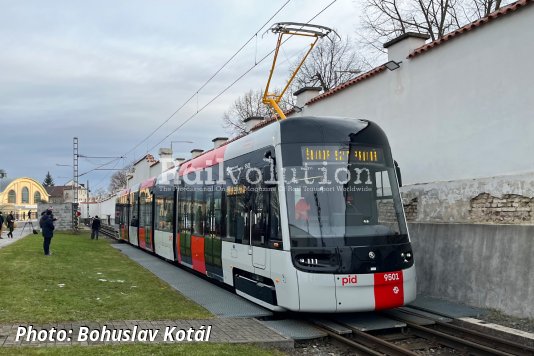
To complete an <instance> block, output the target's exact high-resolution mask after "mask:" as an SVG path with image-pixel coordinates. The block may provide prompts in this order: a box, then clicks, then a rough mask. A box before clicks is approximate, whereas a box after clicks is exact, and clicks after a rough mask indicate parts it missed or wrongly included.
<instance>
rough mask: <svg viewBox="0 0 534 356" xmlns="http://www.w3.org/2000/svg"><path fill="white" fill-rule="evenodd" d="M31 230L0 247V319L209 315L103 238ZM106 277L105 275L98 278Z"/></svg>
mask: <svg viewBox="0 0 534 356" xmlns="http://www.w3.org/2000/svg"><path fill="white" fill-rule="evenodd" d="M42 245H43V238H42V237H41V236H40V235H30V236H28V237H27V238H24V239H22V240H20V241H17V242H16V243H13V244H12V245H9V246H7V247H4V248H2V249H0V323H12V322H32V323H46V322H56V321H108V320H162V319H195V318H209V317H211V314H210V313H209V312H208V311H206V310H205V309H203V308H202V307H200V306H199V305H197V304H195V303H193V302H191V301H190V300H189V299H186V298H185V297H184V296H182V295H181V294H179V293H177V292H176V291H174V290H173V289H172V288H171V287H170V286H169V285H168V284H166V283H164V282H162V281H160V280H159V279H158V278H157V277H156V276H154V275H153V274H152V273H150V272H149V271H147V270H145V269H144V268H142V267H140V266H139V265H138V264H137V263H135V262H133V261H131V260H130V259H128V258H127V257H126V256H124V255H123V254H122V253H120V252H119V251H117V250H116V249H115V248H113V247H112V246H111V245H110V242H109V241H107V240H106V239H102V240H91V239H90V238H89V235H88V234H87V233H82V234H80V235H70V234H65V233H57V234H55V236H54V238H53V239H52V245H51V251H52V256H49V257H46V256H44V255H43V248H42ZM102 280H105V281H102Z"/></svg>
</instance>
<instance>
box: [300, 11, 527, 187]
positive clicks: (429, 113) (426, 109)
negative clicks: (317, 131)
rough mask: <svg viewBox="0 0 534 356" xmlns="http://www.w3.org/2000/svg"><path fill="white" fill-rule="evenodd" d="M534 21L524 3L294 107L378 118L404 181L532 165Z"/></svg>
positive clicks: (523, 168) (520, 169) (483, 173)
mask: <svg viewBox="0 0 534 356" xmlns="http://www.w3.org/2000/svg"><path fill="white" fill-rule="evenodd" d="M533 23H534V6H529V7H527V8H525V9H522V10H520V11H518V12H516V13H512V14H509V15H506V16H504V17H503V18H500V19H498V20H496V21H493V22H491V23H489V24H487V25H484V26H482V27H481V28H477V29H475V30H473V31H470V32H468V33H467V34H464V35H461V36H460V37H458V38H455V39H452V40H450V41H448V42H446V43H444V44H442V45H440V46H439V47H437V48H435V49H432V50H430V51H429V52H427V53H424V54H422V55H420V56H418V57H415V58H414V59H404V60H403V63H402V64H401V68H399V69H397V70H395V71H388V70H386V71H385V72H383V73H380V74H378V75H377V76H375V77H373V78H370V79H368V80H365V81H363V82H361V83H359V84H356V85H354V86H352V87H350V88H348V89H345V90H343V91H341V92H339V93H337V94H335V95H333V96H331V97H328V98H326V99H323V100H320V101H318V102H317V103H315V104H312V105H308V106H306V107H305V108H304V110H303V111H302V112H301V113H298V114H296V115H300V116H308V115H326V116H349V117H355V118H364V119H369V120H372V121H375V122H377V123H378V124H379V125H380V126H381V127H382V128H383V129H384V130H385V132H386V134H387V135H388V137H389V140H390V144H391V146H392V150H393V155H394V157H395V159H396V160H397V161H398V162H399V165H400V166H401V169H402V173H403V180H404V183H406V184H412V183H420V182H431V181H442V180H457V179H466V178H479V177H489V176H498V175H505V174H515V173H525V172H532V171H534V154H532V152H534V139H533V138H534V90H533V86H534V70H533V69H532V65H531V62H532V59H533V58H534V38H533V32H532V24H533Z"/></svg>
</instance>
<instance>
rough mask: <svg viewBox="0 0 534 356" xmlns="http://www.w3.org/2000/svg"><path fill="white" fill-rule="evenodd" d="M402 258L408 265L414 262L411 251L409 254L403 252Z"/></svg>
mask: <svg viewBox="0 0 534 356" xmlns="http://www.w3.org/2000/svg"><path fill="white" fill-rule="evenodd" d="M401 258H402V259H403V260H404V262H406V263H408V262H411V261H412V258H413V256H412V252H411V251H408V252H401Z"/></svg>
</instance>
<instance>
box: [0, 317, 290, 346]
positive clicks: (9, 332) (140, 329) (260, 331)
mask: <svg viewBox="0 0 534 356" xmlns="http://www.w3.org/2000/svg"><path fill="white" fill-rule="evenodd" d="M21 326H22V327H25V328H28V326H29V325H28V324H9V325H0V347H17V346H68V345H80V346H88V345H111V344H124V343H132V342H150V343H175V342H218V343H253V344H258V345H264V346H271V347H278V348H292V347H294V341H293V340H291V339H289V338H287V337H284V336H282V335H280V334H279V333H277V332H275V331H274V330H272V329H270V328H268V327H267V326H265V325H263V324H262V323H261V322H260V321H258V320H256V319H251V318H214V319H204V320H162V321H141V320H128V321H110V322H101V323H97V322H73V323H58V324H47V325H33V326H32V327H33V330H36V331H37V332H36V334H37V335H38V333H39V331H41V330H46V334H47V335H48V340H44V341H38V336H35V337H33V336H30V337H29V338H28V337H27V336H26V335H22V336H19V339H18V341H17V338H16V336H17V331H18V330H19V327H21ZM52 328H55V329H56V333H54V334H53V335H51V333H50V330H51V329H52ZM84 328H88V329H85V330H84ZM190 328H192V330H193V332H191V333H190V334H191V338H192V339H193V340H191V341H189V340H187V331H188V330H189V329H190ZM57 330H65V332H66V335H67V338H65V339H61V337H59V339H61V340H58V336H59V334H57ZM106 330H107V331H106ZM126 330H129V331H130V332H129V335H130V336H129V338H125V339H123V340H120V339H121V338H122V337H121V338H119V337H118V336H117V335H119V334H118V332H119V331H121V332H122V334H121V335H126V334H125V333H124V332H125V331H126ZM134 330H135V332H134ZM180 330H184V331H183V332H181V331H180ZM199 330H204V332H203V333H199V334H196V336H198V337H199V338H198V339H196V336H195V333H196V332H197V331H199ZM208 330H209V338H208ZM108 331H109V333H108ZM155 331H157V332H155ZM113 332H115V333H113ZM150 332H151V333H152V336H153V337H154V338H153V339H149V337H150V336H149V335H150V334H149V333H150ZM44 334H45V333H43V334H42V335H44ZM91 334H92V335H93V336H96V338H95V339H93V340H91V339H89V338H88V336H90V335H91ZM113 334H114V335H115V336H112V335H113ZM97 335H98V336H97ZM108 335H109V336H108ZM132 335H135V336H132ZM202 335H203V338H201V337H200V336H202ZM86 337H87V340H85V338H86ZM180 338H183V340H180ZM114 339H119V341H114ZM195 339H196V340H195ZM199 339H200V340H199Z"/></svg>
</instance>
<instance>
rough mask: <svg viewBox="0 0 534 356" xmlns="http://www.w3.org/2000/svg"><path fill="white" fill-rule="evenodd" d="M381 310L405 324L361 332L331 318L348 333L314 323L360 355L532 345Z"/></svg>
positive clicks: (492, 350)
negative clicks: (395, 327) (392, 328)
mask: <svg viewBox="0 0 534 356" xmlns="http://www.w3.org/2000/svg"><path fill="white" fill-rule="evenodd" d="M384 314H385V315H386V316H387V317H388V318H391V319H395V320H398V321H401V322H403V323H405V324H406V327H405V328H404V329H403V330H402V331H401V332H399V331H397V330H396V331H391V330H387V331H384V330H382V331H380V332H364V331H361V330H359V329H357V328H354V327H353V326H351V325H348V324H347V323H344V322H340V321H339V320H335V319H332V322H334V323H337V324H339V325H341V326H343V327H344V328H348V329H350V330H351V331H352V333H351V334H348V335H340V334H338V333H336V332H334V331H332V330H329V329H328V328H325V327H322V326H317V325H316V326H315V327H317V328H318V329H320V330H321V331H323V332H325V333H326V334H328V335H329V336H330V337H331V338H332V339H334V340H336V341H338V342H341V343H343V344H345V345H346V346H348V347H350V348H351V349H353V350H354V351H355V352H357V353H358V354H362V355H420V354H421V353H423V354H426V353H427V352H432V353H436V354H449V353H450V354H461V355H499V356H511V355H534V348H532V347H530V346H527V345H522V344H519V343H516V342H513V341H509V340H506V339H502V338H498V337H495V336H492V335H488V334H484V333H481V332H478V331H475V330H471V329H467V328H465V327H461V326H458V325H454V324H452V323H445V322H442V321H439V320H432V319H431V318H430V317H427V316H425V317H422V316H421V315H420V314H417V313H413V312H410V310H409V309H407V308H402V309H401V310H396V311H395V312H394V313H393V315H392V313H389V312H386V313H384ZM403 314H404V315H405V317H403ZM414 316H415V317H416V318H419V319H427V321H432V323H430V325H420V324H419V323H417V322H414V321H413V319H414ZM436 349H438V351H436Z"/></svg>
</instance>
